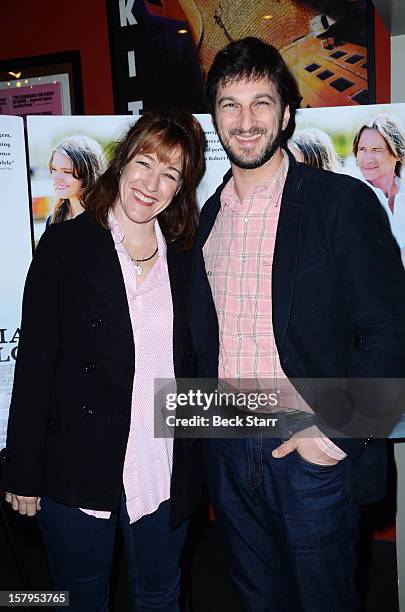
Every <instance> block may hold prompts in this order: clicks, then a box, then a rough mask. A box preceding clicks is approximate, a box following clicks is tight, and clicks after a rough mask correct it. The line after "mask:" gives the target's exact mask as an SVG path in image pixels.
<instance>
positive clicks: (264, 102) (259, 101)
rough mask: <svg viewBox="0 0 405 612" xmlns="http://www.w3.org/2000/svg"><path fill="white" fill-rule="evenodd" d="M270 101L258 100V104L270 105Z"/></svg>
mask: <svg viewBox="0 0 405 612" xmlns="http://www.w3.org/2000/svg"><path fill="white" fill-rule="evenodd" d="M268 105H269V103H268V102H267V101H266V100H258V101H257V102H256V106H268Z"/></svg>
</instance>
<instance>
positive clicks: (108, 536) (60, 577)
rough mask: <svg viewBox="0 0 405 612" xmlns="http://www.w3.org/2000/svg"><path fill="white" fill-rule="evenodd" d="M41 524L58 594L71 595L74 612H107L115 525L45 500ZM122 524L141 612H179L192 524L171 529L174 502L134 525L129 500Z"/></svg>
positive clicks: (135, 601)
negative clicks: (182, 559)
mask: <svg viewBox="0 0 405 612" xmlns="http://www.w3.org/2000/svg"><path fill="white" fill-rule="evenodd" d="M41 506H42V510H41V511H40V512H39V514H38V521H39V525H40V528H41V531H42V535H43V537H44V540H45V545H46V548H47V552H48V558H49V563H50V568H51V571H52V574H53V578H54V583H55V585H54V586H55V589H57V590H64V591H69V592H70V606H69V608H58V610H62V609H63V610H65V609H66V610H69V612H107V611H108V595H109V581H110V572H111V564H112V558H113V547H114V531H115V525H116V521H117V515H115V514H112V515H111V518H110V519H108V520H107V519H100V518H94V517H93V516H89V515H87V514H85V513H84V512H81V511H80V510H79V509H77V508H72V507H70V506H64V505H62V504H59V503H56V502H55V501H53V500H51V499H49V498H46V497H45V498H43V499H42V502H41ZM119 520H120V523H121V528H122V532H123V538H124V543H125V548H126V553H127V561H128V577H129V588H130V592H131V595H132V599H133V609H134V610H136V612H146V611H148V612H150V611H151V610H153V611H157V610H159V612H179V605H178V599H179V592H180V567H179V560H180V555H181V552H182V549H183V545H184V541H185V537H186V533H187V523H184V524H182V525H181V526H180V527H178V528H177V529H176V530H175V531H174V532H173V531H171V529H170V527H169V501H166V502H163V503H162V504H161V505H160V506H159V508H158V509H157V510H156V511H155V512H154V513H153V514H148V515H146V516H144V517H142V518H141V519H140V520H139V521H136V522H135V523H132V524H131V525H130V524H129V518H128V513H127V509H126V504H125V500H124V498H123V499H122V501H121V505H120V510H119Z"/></svg>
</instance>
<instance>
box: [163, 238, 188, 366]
mask: <svg viewBox="0 0 405 612" xmlns="http://www.w3.org/2000/svg"><path fill="white" fill-rule="evenodd" d="M190 259H191V253H186V252H179V251H178V250H177V249H176V247H175V246H174V245H172V244H170V243H169V244H168V245H167V267H168V271H169V279H170V290H171V294H172V302H173V363H174V373H175V376H176V377H180V376H181V366H182V363H183V357H184V352H185V350H186V340H187V335H186V330H187V325H186V324H185V321H187V289H188V286H189V283H190V273H191V272H190V267H191V266H190ZM187 266H188V268H187ZM187 271H188V278H187Z"/></svg>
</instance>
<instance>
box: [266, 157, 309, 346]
mask: <svg viewBox="0 0 405 612" xmlns="http://www.w3.org/2000/svg"><path fill="white" fill-rule="evenodd" d="M287 153H288V156H289V162H290V163H289V169H288V174H287V179H286V182H285V186H284V190H283V197H282V200H281V209H280V217H279V221H278V226H277V234H276V244H275V248H274V257H273V271H272V310H273V330H274V336H275V340H276V344H277V349H278V352H279V354H280V355H281V351H282V347H283V344H284V340H285V337H286V333H287V328H288V323H289V320H290V313H291V305H292V299H293V293H294V283H295V274H296V269H297V262H298V254H299V249H300V240H301V228H302V222H303V217H304V204H305V194H304V189H303V186H302V181H303V177H302V173H301V170H300V168H299V165H298V164H297V162H296V161H295V159H294V157H293V156H292V155H291V153H290V152H289V151H287Z"/></svg>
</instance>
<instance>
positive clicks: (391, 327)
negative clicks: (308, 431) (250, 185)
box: [190, 154, 405, 503]
mask: <svg viewBox="0 0 405 612" xmlns="http://www.w3.org/2000/svg"><path fill="white" fill-rule="evenodd" d="M289 158H290V163H289V170H288V175H287V179H286V183H285V188H284V191H283V196H282V202H281V210H280V218H279V223H278V228H277V236H276V244H275V252H274V259H273V271H272V315H273V328H274V335H275V340H276V345H277V349H278V352H279V356H280V362H281V365H282V368H283V370H284V372H285V374H286V375H287V376H288V377H289V378H290V379H298V378H302V379H304V378H305V379H316V378H319V379H325V378H337V379H347V378H351V379H362V378H373V377H375V378H384V377H404V376H405V274H404V270H403V268H402V265H401V260H400V255H399V250H398V248H397V246H396V243H395V241H394V239H393V237H392V235H391V232H390V229H389V224H388V219H387V218H386V215H385V212H384V211H383V209H382V207H381V205H380V203H379V202H378V199H377V198H376V196H375V195H374V194H373V192H372V190H371V189H370V188H369V187H368V186H367V185H365V184H364V183H362V182H361V181H359V180H356V179H353V178H351V177H349V176H346V175H340V174H333V173H331V172H326V171H324V170H317V169H314V168H311V167H309V166H306V165H303V164H298V163H297V162H296V161H295V159H294V158H293V156H292V155H291V154H289ZM229 177H230V173H228V174H227V175H226V176H225V178H224V182H223V184H222V185H221V186H220V187H219V188H218V189H217V191H216V193H215V194H214V195H213V196H212V197H211V198H210V199H209V200H208V202H207V203H206V204H205V206H204V207H203V209H202V212H201V216H200V226H199V235H198V238H197V242H196V245H195V255H194V263H193V281H192V289H191V301H190V317H191V318H190V326H191V332H192V336H193V341H194V347H195V350H196V352H197V356H198V361H199V366H200V375H201V376H204V377H208V378H216V377H217V374H218V349H219V344H218V338H219V333H218V321H217V316H216V311H215V306H214V302H213V298H212V294H211V290H210V285H209V283H208V280H207V276H206V270H205V265H204V258H203V253H202V247H203V245H204V243H205V241H206V240H207V238H208V236H209V234H210V232H211V230H212V227H213V225H214V222H215V219H216V217H217V214H218V211H219V209H220V193H221V191H222V189H223V188H224V185H225V184H226V182H227V181H228V179H229ZM390 401H391V398H387V397H385V396H384V395H383V398H382V401H381V402H380V403H379V404H378V406H377V409H378V410H379V411H380V413H379V415H378V417H382V416H383V415H384V411H385V410H387V409H389V406H390ZM338 404H339V403H338ZM310 405H312V408H313V409H314V411H315V413H317V410H318V409H319V405H317V403H312V404H310ZM391 405H392V401H391ZM323 407H324V406H323ZM338 409H339V408H338ZM342 409H343V407H342ZM336 442H337V444H338V445H339V446H340V447H341V448H342V449H343V450H344V451H345V452H346V453H347V454H348V457H349V459H348V460H347V462H346V482H347V486H348V488H349V491H350V493H351V495H352V498H353V499H354V500H356V501H358V502H359V503H369V502H372V501H374V500H376V499H378V498H379V497H381V496H382V495H383V494H384V490H385V478H386V455H385V443H384V441H383V440H377V439H375V440H372V441H371V443H370V441H369V440H367V439H353V438H351V437H346V438H345V439H338V440H336Z"/></svg>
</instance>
